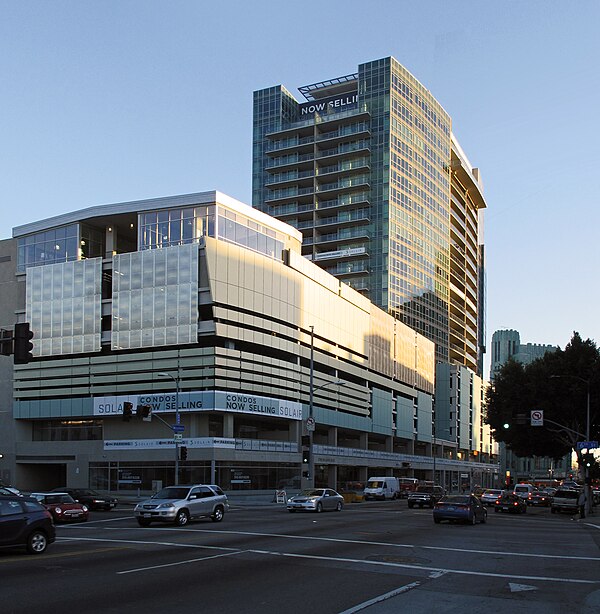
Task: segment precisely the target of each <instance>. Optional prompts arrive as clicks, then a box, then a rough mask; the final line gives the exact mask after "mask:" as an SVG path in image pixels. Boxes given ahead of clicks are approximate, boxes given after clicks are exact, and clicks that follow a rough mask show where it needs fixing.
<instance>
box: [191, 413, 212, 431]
mask: <svg viewBox="0 0 600 614" xmlns="http://www.w3.org/2000/svg"><path fill="white" fill-rule="evenodd" d="M208 434H209V429H208V415H207V414H195V415H194V414H192V415H191V420H190V437H208Z"/></svg>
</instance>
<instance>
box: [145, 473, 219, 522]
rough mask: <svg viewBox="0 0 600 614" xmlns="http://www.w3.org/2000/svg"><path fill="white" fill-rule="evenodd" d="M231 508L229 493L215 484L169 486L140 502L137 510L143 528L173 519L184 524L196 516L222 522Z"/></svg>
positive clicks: (172, 520)
mask: <svg viewBox="0 0 600 614" xmlns="http://www.w3.org/2000/svg"><path fill="white" fill-rule="evenodd" d="M228 509H229V502H228V501H227V495H226V494H225V493H224V492H223V491H222V490H221V489H220V488H219V487H218V486H216V485H215V484H192V485H187V486H167V487H166V488H163V489H162V490H159V491H158V492H157V493H156V494H155V495H153V496H152V497H150V499H146V500H145V501H142V502H141V503H138V504H137V505H136V506H135V508H134V510H133V513H134V515H135V518H136V520H137V521H138V524H139V525H140V526H141V527H148V526H150V523H152V522H170V523H173V524H176V525H177V526H180V527H183V526H185V525H186V524H187V523H188V522H189V521H190V520H195V519H196V518H205V517H208V518H210V519H211V520H212V521H213V522H220V521H221V520H223V517H224V516H225V512H226V511H227V510H228Z"/></svg>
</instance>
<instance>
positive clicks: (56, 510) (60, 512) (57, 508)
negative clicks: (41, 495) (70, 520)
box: [54, 507, 62, 514]
mask: <svg viewBox="0 0 600 614" xmlns="http://www.w3.org/2000/svg"><path fill="white" fill-rule="evenodd" d="M54 511H55V512H56V513H57V514H62V510H61V509H60V507H55V508H54Z"/></svg>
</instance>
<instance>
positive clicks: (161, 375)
mask: <svg viewBox="0 0 600 614" xmlns="http://www.w3.org/2000/svg"><path fill="white" fill-rule="evenodd" d="M156 375H157V376H158V377H170V378H171V379H172V380H173V381H174V382H175V424H179V377H175V376H174V375H173V374H171V373H166V372H161V373H157V374H156ZM178 485H179V440H178V439H175V486H178Z"/></svg>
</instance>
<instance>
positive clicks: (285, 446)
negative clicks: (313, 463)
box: [104, 437, 298, 452]
mask: <svg viewBox="0 0 600 614" xmlns="http://www.w3.org/2000/svg"><path fill="white" fill-rule="evenodd" d="M179 446H187V447H188V448H225V449H229V450H245V451H249V452H298V444H297V443H296V442H293V441H271V440H265V439H234V438H229V437H188V438H185V437H184V438H183V439H182V440H181V441H180V442H179ZM164 448H171V449H173V448H175V442H174V441H173V439H172V438H164V439H107V440H105V441H104V449H105V450H161V449H164Z"/></svg>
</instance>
